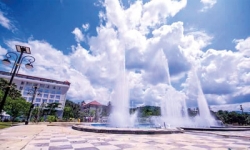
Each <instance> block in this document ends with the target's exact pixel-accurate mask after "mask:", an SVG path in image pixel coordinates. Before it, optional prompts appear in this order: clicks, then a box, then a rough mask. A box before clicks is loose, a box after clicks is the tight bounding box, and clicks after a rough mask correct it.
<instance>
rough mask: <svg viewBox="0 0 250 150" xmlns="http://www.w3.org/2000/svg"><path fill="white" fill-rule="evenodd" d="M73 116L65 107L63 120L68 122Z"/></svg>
mask: <svg viewBox="0 0 250 150" xmlns="http://www.w3.org/2000/svg"><path fill="white" fill-rule="evenodd" d="M73 116H74V114H73V110H72V108H71V107H69V106H65V107H64V110H63V118H64V119H65V120H66V121H68V120H69V118H72V117H73Z"/></svg>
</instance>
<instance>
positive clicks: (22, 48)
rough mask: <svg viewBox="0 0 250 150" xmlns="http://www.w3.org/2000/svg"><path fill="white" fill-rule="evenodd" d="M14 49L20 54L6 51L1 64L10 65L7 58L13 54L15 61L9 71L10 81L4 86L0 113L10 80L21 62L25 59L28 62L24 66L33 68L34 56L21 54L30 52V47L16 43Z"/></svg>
mask: <svg viewBox="0 0 250 150" xmlns="http://www.w3.org/2000/svg"><path fill="white" fill-rule="evenodd" d="M16 50H17V52H19V53H20V55H19V56H18V55H17V53H14V52H8V53H7V54H6V55H5V56H6V58H5V59H3V61H2V62H3V64H5V65H10V64H11V61H10V60H9V59H10V58H13V56H15V58H14V60H15V63H14V65H13V67H12V70H11V72H10V75H11V78H10V81H9V83H8V86H7V87H6V90H5V93H4V96H3V99H2V101H1V103H0V114H1V112H2V110H3V107H4V104H5V101H6V99H7V96H8V93H9V91H10V88H11V85H12V82H13V79H14V77H15V75H16V74H18V71H19V69H20V67H21V64H22V62H23V61H24V60H25V59H26V60H27V61H28V63H26V64H25V67H26V68H27V69H31V68H33V65H32V63H33V62H35V58H34V57H32V56H23V54H31V51H30V48H29V47H25V46H20V45H16Z"/></svg>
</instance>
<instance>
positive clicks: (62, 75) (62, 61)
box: [0, 0, 250, 110]
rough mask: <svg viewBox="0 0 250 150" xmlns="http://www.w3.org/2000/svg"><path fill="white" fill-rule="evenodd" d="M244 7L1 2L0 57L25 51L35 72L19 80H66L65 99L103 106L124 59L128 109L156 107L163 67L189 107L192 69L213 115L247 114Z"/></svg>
mask: <svg viewBox="0 0 250 150" xmlns="http://www.w3.org/2000/svg"><path fill="white" fill-rule="evenodd" d="M249 6H250V1H248V0H240V1H239V0H230V1H227V0H220V1H219V0H188V1H186V0H180V1H174V0H173V1H171V0H155V1H149V0H147V1H146V0H144V1H135V0H133V1H132V0H131V1H126V0H122V1H121V2H119V1H118V0H103V1H99V0H91V1H90V0H75V1H73V2H72V1H70V0H53V1H51V0H25V1H15V0H2V1H1V2H0V33H1V39H0V55H1V56H2V57H1V58H3V55H4V54H5V53H6V52H7V51H11V50H13V48H14V45H15V44H22V45H26V46H29V47H31V51H32V55H33V56H34V57H36V59H37V60H36V64H34V65H35V68H34V70H32V71H27V70H25V69H22V70H21V73H25V74H30V75H35V76H42V77H47V78H53V79H57V80H69V81H70V82H71V83H72V84H71V88H70V91H69V93H68V98H70V99H72V100H74V101H79V100H86V101H88V100H92V99H96V100H98V101H100V102H102V103H103V104H106V103H107V102H108V101H109V100H110V97H111V96H110V95H111V91H112V90H113V89H114V82H115V80H116V78H117V76H118V73H117V72H119V71H117V70H119V67H118V66H117V65H116V64H117V62H119V61H121V57H120V56H122V51H125V53H126V67H127V68H126V69H127V72H128V78H129V79H128V80H129V84H130V85H129V86H130V99H132V100H133V101H134V103H136V104H141V105H147V104H149V105H159V101H160V100H159V98H157V97H158V96H159V95H160V92H161V90H162V88H165V86H166V85H165V84H166V82H167V81H166V80H168V79H167V74H166V71H159V70H162V69H163V68H166V64H169V66H167V68H168V67H169V73H170V76H171V84H172V86H174V87H175V88H176V90H178V91H180V92H184V93H185V94H186V95H187V96H188V99H187V103H188V105H189V106H196V104H197V102H196V101H195V100H194V99H196V98H193V96H190V95H197V93H196V94H195V92H194V91H195V88H199V85H197V86H196V87H193V86H192V85H190V84H192V83H190V80H193V79H191V75H190V72H191V73H192V70H193V69H192V68H195V70H196V73H197V75H198V77H199V80H200V86H201V88H202V89H203V91H204V94H205V97H206V99H207V101H208V103H209V104H210V105H214V108H215V109H217V108H223V109H229V110H230V109H238V107H239V104H242V103H243V104H244V105H243V106H245V107H247V108H249V110H250V102H249V97H250V91H249V90H248V89H249V83H250V75H249V70H250V67H248V66H249V65H248V64H249V61H250V60H249V59H248V57H249V51H250V50H249V49H250V46H249V45H250V43H249V42H250V28H249V26H250V21H249V16H248V14H250V10H249ZM161 50H163V52H164V54H165V55H166V59H167V60H165V59H164V60H162V61H163V62H162V61H159V60H158V55H156V54H158V52H159V53H160V51H161ZM165 61H166V62H167V61H168V63H165ZM51 64H52V65H51ZM117 67H118V68H117ZM0 68H1V70H5V71H8V70H9V68H6V67H5V66H2V65H1V67H0ZM138 72H139V73H138ZM162 84H163V85H164V86H163V85H162ZM192 88H193V89H192ZM80 89H81V90H80ZM225 91H227V92H225Z"/></svg>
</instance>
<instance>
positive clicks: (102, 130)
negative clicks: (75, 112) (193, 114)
mask: <svg viewBox="0 0 250 150" xmlns="http://www.w3.org/2000/svg"><path fill="white" fill-rule="evenodd" d="M72 129H74V130H78V131H85V132H96V133H111V134H173V133H183V132H184V130H183V129H181V128H166V129H162V128H148V129H144V128H112V127H109V128H107V127H95V126H91V125H90V124H86V125H85V124H83V125H73V126H72Z"/></svg>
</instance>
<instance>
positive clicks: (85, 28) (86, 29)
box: [82, 23, 89, 31]
mask: <svg viewBox="0 0 250 150" xmlns="http://www.w3.org/2000/svg"><path fill="white" fill-rule="evenodd" d="M82 28H83V29H84V31H88V29H89V24H88V23H86V24H83V25H82Z"/></svg>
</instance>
